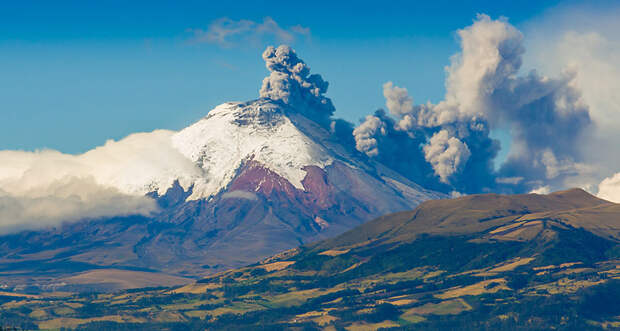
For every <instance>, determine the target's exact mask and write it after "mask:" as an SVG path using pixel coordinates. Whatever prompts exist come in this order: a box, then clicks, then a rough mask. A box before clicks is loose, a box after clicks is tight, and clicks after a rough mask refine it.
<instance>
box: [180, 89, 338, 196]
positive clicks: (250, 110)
mask: <svg viewBox="0 0 620 331" xmlns="http://www.w3.org/2000/svg"><path fill="white" fill-rule="evenodd" d="M172 144H173V146H174V147H175V148H176V149H177V150H179V151H180V152H181V153H182V154H183V155H185V156H186V157H187V158H189V159H190V160H192V161H193V162H195V163H196V165H197V166H198V167H200V168H202V169H203V171H204V172H203V174H204V176H203V177H202V178H198V179H197V180H196V181H195V182H194V183H192V184H193V193H192V195H191V196H190V198H189V199H202V198H209V197H211V196H213V195H215V194H217V193H218V192H220V191H221V190H222V189H224V188H225V187H226V186H227V185H228V184H229V183H230V181H231V180H232V179H233V178H234V177H235V175H236V173H237V171H238V169H239V168H240V167H241V165H242V164H243V162H244V161H249V160H253V161H256V162H258V163H260V164H262V165H263V166H264V167H265V168H268V169H270V170H272V171H274V172H275V173H277V174H279V175H280V176H282V177H283V178H285V179H287V180H288V181H289V182H290V183H291V184H293V186H295V187H296V188H299V189H303V186H302V183H301V181H302V180H303V178H304V177H305V175H306V172H305V171H304V170H303V168H304V167H305V166H310V165H314V166H318V167H320V168H324V167H325V166H327V165H329V164H331V163H332V162H333V158H332V157H331V156H330V155H329V153H328V152H327V151H326V150H325V149H324V148H323V147H322V146H320V145H318V144H316V143H315V142H314V141H313V140H312V139H310V138H309V137H308V136H306V135H305V134H304V133H303V132H301V131H300V130H299V129H298V128H297V127H296V126H295V125H294V124H293V123H292V122H291V120H290V119H289V118H288V117H287V116H285V115H284V111H283V109H282V107H281V105H279V104H277V103H274V102H272V101H270V100H266V99H259V100H256V101H252V102H249V103H225V104H222V105H219V106H217V107H216V108H215V109H213V110H212V111H211V112H209V114H208V116H206V117H205V118H203V119H201V120H200V121H198V122H196V123H195V124H193V125H191V126H189V127H187V128H185V129H183V130H181V131H179V132H178V133H176V134H175V135H173V136H172Z"/></svg>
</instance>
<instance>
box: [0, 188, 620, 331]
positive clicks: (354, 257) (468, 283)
mask: <svg viewBox="0 0 620 331" xmlns="http://www.w3.org/2000/svg"><path fill="white" fill-rule="evenodd" d="M619 233H620V205H616V204H612V203H609V202H606V201H603V200H600V199H597V198H595V197H593V196H591V195H589V194H587V193H586V192H584V191H581V190H570V191H565V192H558V193H554V194H550V195H535V194H530V195H516V196H501V195H492V194H491V195H475V196H467V197H463V198H459V199H453V200H440V201H429V202H426V203H423V204H422V205H420V207H418V208H417V209H416V210H414V211H410V212H404V213H398V214H392V215H387V216H384V217H381V218H378V219H376V220H374V221H371V222H368V223H366V224H364V225H362V226H360V227H358V228H356V229H354V230H351V231H349V232H347V233H344V234H342V235H341V236H339V237H336V238H333V239H330V240H326V241H322V242H318V243H315V244H312V245H308V246H305V247H300V248H298V249H294V250H290V251H287V252H283V253H281V254H279V255H277V256H274V257H272V258H270V259H267V260H265V261H262V262H260V263H257V264H254V265H251V266H247V267H244V268H240V269H234V270H229V271H226V272H223V273H220V274H217V275H213V276H211V277H209V278H206V279H202V280H200V281H198V282H197V283H194V284H190V285H185V286H177V287H172V288H152V289H142V290H134V291H124V292H118V293H114V294H88V295H86V294H83V295H72V294H69V293H64V294H63V293H59V294H56V295H55V296H46V297H40V296H27V295H19V294H15V293H11V294H2V293H0V304H1V306H0V325H7V326H21V327H24V328H36V327H38V328H44V329H45V328H47V329H55V328H56V329H57V328H60V327H70V328H80V329H87V330H114V329H117V330H125V329H127V330H129V329H136V328H138V329H167V330H174V329H179V330H186V329H197V330H202V329H244V330H245V329H259V330H266V329H267V330H269V329H274V330H280V329H298V330H314V329H329V330H345V329H346V330H375V329H382V328H383V329H395V330H400V329H429V330H436V329H476V330H478V329H492V330H497V329H507V330H516V329H517V330H518V329H549V328H556V329H576V330H583V329H605V328H607V329H612V328H620V300H618V299H617V298H618V297H620V245H619V242H620V238H619ZM16 295H18V296H16Z"/></svg>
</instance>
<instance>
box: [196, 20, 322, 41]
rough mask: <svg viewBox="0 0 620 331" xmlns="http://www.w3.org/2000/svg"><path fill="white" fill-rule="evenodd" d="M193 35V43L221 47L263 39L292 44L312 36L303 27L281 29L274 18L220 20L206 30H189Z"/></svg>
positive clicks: (212, 23) (308, 30)
mask: <svg viewBox="0 0 620 331" xmlns="http://www.w3.org/2000/svg"><path fill="white" fill-rule="evenodd" d="M188 31H189V32H191V33H192V34H193V38H192V39H191V41H192V42H195V43H209V44H217V45H219V46H221V47H233V46H237V45H240V44H243V43H248V42H252V43H259V42H262V41H263V39H272V40H275V41H277V42H284V43H292V42H294V41H295V40H296V39H297V38H299V37H303V36H305V37H307V36H309V35H310V29H309V28H306V27H303V26H301V25H294V26H290V27H281V26H280V25H279V24H278V23H277V22H276V21H275V20H274V19H273V18H271V17H265V18H264V19H263V21H262V22H260V23H259V22H255V21H252V20H243V19H242V20H237V21H235V20H232V19H230V18H228V17H222V18H219V19H217V20H215V21H213V22H211V24H209V27H208V28H207V29H206V30H203V29H189V30H188Z"/></svg>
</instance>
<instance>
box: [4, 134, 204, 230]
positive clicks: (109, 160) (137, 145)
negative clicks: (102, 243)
mask: <svg viewBox="0 0 620 331" xmlns="http://www.w3.org/2000/svg"><path fill="white" fill-rule="evenodd" d="M172 134H173V132H172V131H166V130H158V131H154V132H151V133H137V134H133V135H130V136H128V137H126V138H124V139H122V140H119V141H114V140H109V141H108V142H106V143H105V145H103V146H100V147H97V148H95V149H93V150H90V151H88V152H86V153H84V154H80V155H70V154H63V153H61V152H58V151H53V150H43V151H36V152H24V151H0V205H2V207H1V208H0V232H6V231H14V230H21V229H35V228H40V227H46V226H52V225H58V224H60V223H61V222H71V221H77V220H80V219H89V218H98V217H109V216H124V215H150V214H151V213H153V212H155V211H156V210H157V205H156V203H155V201H154V200H152V199H151V198H148V197H146V196H145V194H146V193H148V192H152V191H156V192H158V193H159V194H163V193H165V192H166V191H167V189H168V188H169V187H171V186H172V185H173V183H174V181H175V180H177V179H178V180H179V181H180V184H181V185H182V186H184V187H185V188H188V186H189V185H190V184H189V183H191V182H193V180H194V179H195V178H197V177H199V176H201V171H202V170H201V169H200V168H198V167H197V166H196V165H194V164H193V162H191V160H189V159H187V158H185V156H183V155H182V154H181V153H180V152H178V151H177V150H176V149H174V147H173V146H172V142H171V139H170V138H171V135H172Z"/></svg>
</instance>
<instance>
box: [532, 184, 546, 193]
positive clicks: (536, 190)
mask: <svg viewBox="0 0 620 331" xmlns="http://www.w3.org/2000/svg"><path fill="white" fill-rule="evenodd" d="M530 193H532V194H549V193H551V187H549V186H540V187H538V188H535V189H533V190H531V191H530Z"/></svg>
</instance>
